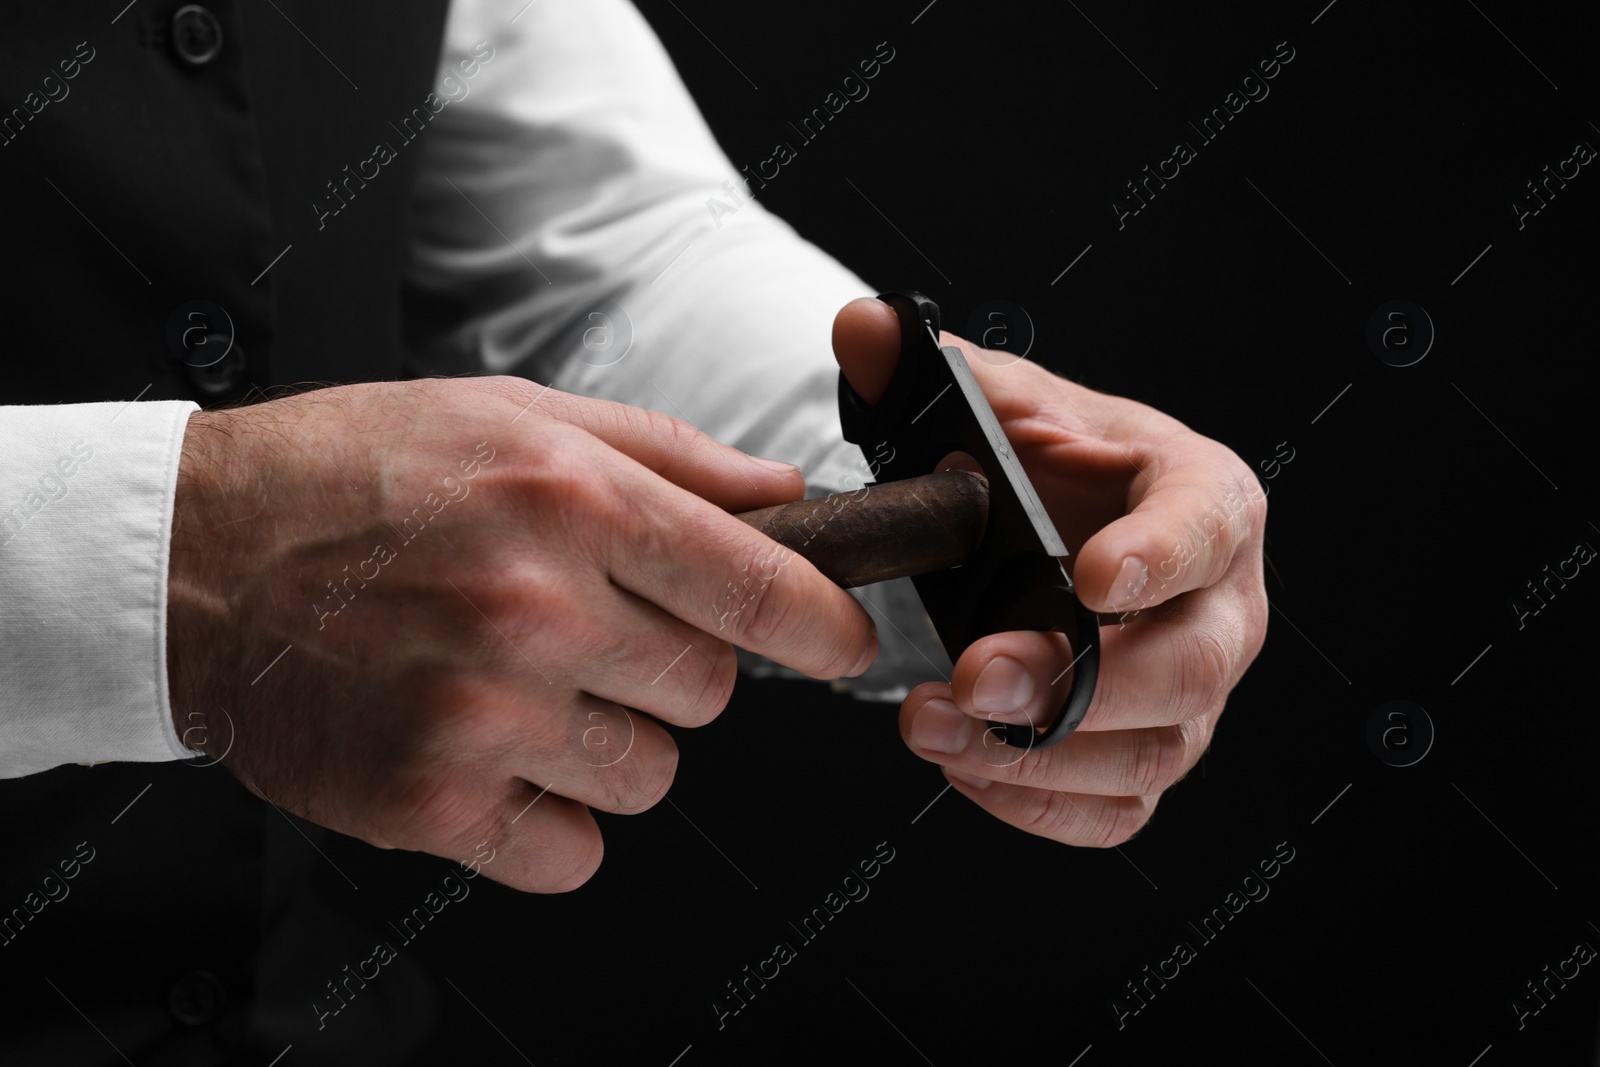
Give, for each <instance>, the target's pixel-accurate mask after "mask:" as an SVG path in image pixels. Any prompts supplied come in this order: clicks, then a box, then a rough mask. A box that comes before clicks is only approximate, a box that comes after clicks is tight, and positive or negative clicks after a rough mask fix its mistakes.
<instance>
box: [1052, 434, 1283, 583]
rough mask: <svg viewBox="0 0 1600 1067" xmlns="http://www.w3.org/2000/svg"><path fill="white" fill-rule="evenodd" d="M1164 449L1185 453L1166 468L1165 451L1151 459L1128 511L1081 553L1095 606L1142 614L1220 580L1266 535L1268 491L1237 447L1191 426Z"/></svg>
mask: <svg viewBox="0 0 1600 1067" xmlns="http://www.w3.org/2000/svg"><path fill="white" fill-rule="evenodd" d="M1161 452H1162V453H1163V454H1164V455H1165V456H1171V455H1174V454H1177V455H1182V456H1183V457H1184V458H1183V459H1182V461H1181V462H1178V463H1176V464H1174V465H1172V466H1171V467H1170V468H1167V469H1162V468H1163V463H1162V457H1161V456H1158V457H1157V458H1155V459H1153V460H1151V462H1150V463H1148V464H1146V468H1145V469H1144V470H1141V471H1140V476H1139V477H1138V478H1136V479H1135V481H1134V484H1133V485H1132V486H1131V487H1130V489H1129V493H1128V503H1129V506H1130V510H1129V512H1128V514H1126V515H1124V516H1123V517H1122V518H1120V519H1117V520H1115V521H1113V522H1112V523H1110V524H1109V525H1107V526H1106V527H1105V528H1104V529H1102V530H1100V532H1099V533H1096V534H1095V535H1094V536H1093V537H1091V538H1089V540H1088V541H1086V542H1085V543H1084V545H1083V548H1082V549H1081V550H1080V551H1079V553H1078V560H1077V564H1076V565H1075V568H1074V570H1073V579H1074V582H1075V584H1076V585H1077V587H1078V595H1079V596H1080V597H1082V598H1083V602H1084V604H1085V605H1086V606H1088V607H1089V608H1090V609H1091V610H1094V611H1101V612H1122V613H1126V612H1132V611H1139V610H1142V609H1144V608H1153V607H1155V606H1156V605H1157V604H1161V603H1164V602H1165V601H1168V600H1171V599H1172V598H1173V597H1175V596H1178V595H1179V594H1180V593H1185V592H1188V591H1189V590H1191V589H1204V588H1206V587H1208V586H1211V585H1214V584H1216V583H1217V582H1218V581H1221V579H1222V577H1223V575H1225V574H1227V573H1228V569H1229V568H1230V567H1231V566H1232V565H1233V562H1234V560H1235V558H1236V557H1237V556H1238V555H1239V554H1240V552H1241V551H1242V550H1243V549H1245V548H1246V547H1247V546H1250V545H1253V544H1255V543H1257V542H1258V541H1259V540H1260V538H1261V531H1262V528H1263V526H1264V525H1265V523H1266V514H1267V498H1266V494H1265V493H1263V492H1262V491H1261V487H1260V486H1259V484H1257V482H1256V480H1255V478H1254V476H1252V475H1251V474H1250V472H1249V469H1248V468H1246V467H1245V465H1244V463H1243V461H1242V460H1240V459H1239V458H1238V457H1237V456H1236V455H1234V454H1233V452H1231V451H1230V450H1229V449H1228V448H1227V447H1226V446H1224V445H1221V444H1219V443H1217V442H1215V441H1211V440H1209V439H1207V438H1204V437H1202V436H1200V435H1199V434H1197V433H1194V432H1193V431H1187V430H1186V431H1182V432H1181V433H1179V434H1177V435H1174V437H1173V438H1171V439H1169V440H1168V441H1165V442H1163V444H1162V446H1161ZM1152 467H1153V468H1156V470H1155V472H1154V475H1153V476H1152V474H1151V472H1150V468H1152Z"/></svg>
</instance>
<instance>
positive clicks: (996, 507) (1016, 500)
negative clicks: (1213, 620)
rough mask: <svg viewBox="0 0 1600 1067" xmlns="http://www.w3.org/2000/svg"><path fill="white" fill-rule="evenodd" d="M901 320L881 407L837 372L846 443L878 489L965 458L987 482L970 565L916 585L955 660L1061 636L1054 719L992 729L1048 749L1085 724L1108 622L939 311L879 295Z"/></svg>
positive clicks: (1010, 740) (929, 304) (914, 298)
mask: <svg viewBox="0 0 1600 1067" xmlns="http://www.w3.org/2000/svg"><path fill="white" fill-rule="evenodd" d="M878 299H880V300H882V301H883V302H884V303H886V304H888V305H889V306H890V307H891V308H893V309H894V311H895V314H896V315H897V316H898V317H899V319H900V364H899V366H898V367H896V369H895V374H894V377H893V378H892V379H891V380H890V382H889V387H888V388H887V389H886V390H885V391H884V394H883V396H882V397H881V398H880V399H879V400H878V402H877V403H876V404H871V405H869V404H867V403H866V402H865V401H863V400H862V399H861V397H860V396H859V395H858V394H857V393H856V391H855V389H853V388H852V387H851V385H850V383H849V382H848V381H846V380H845V377H844V375H843V374H840V375H839V419H840V421H841V423H842V424H843V426H844V438H845V440H846V441H850V442H852V443H854V444H856V445H859V446H860V447H861V450H862V452H863V454H865V455H868V456H869V457H870V458H869V460H868V465H869V467H870V468H871V469H872V470H873V476H874V477H875V478H876V479H877V480H878V481H879V482H892V481H899V480H901V479H904V478H915V477H919V476H921V475H924V474H930V473H932V472H933V471H935V470H936V469H937V468H938V465H939V463H940V462H941V461H942V460H943V459H944V458H945V457H946V456H948V455H950V454H951V453H952V452H965V453H966V454H967V455H969V456H971V457H972V458H973V459H974V460H976V461H977V463H978V466H979V467H981V468H982V469H983V473H984V475H985V476H986V477H987V478H988V479H989V521H988V525H987V527H986V528H985V530H984V534H983V540H982V541H981V542H979V545H978V548H977V550H976V551H975V552H974V553H973V555H972V556H971V558H970V559H968V560H967V562H966V563H964V564H962V565H961V566H959V567H954V568H951V569H950V570H946V571H939V572H936V573H934V574H924V575H918V576H917V577H915V578H913V579H912V582H913V583H915V585H916V588H917V595H918V596H920V597H921V598H922V604H923V607H925V608H926V609H927V611H928V617H929V618H930V619H932V620H933V625H934V628H935V629H936V630H937V631H938V634H939V641H940V642H941V643H942V644H943V645H944V650H945V652H946V653H947V654H948V655H949V656H950V660H951V662H955V661H956V660H958V659H960V658H961V653H962V652H964V651H966V649H967V646H969V645H970V644H972V643H973V642H974V641H976V640H978V639H979V638H980V637H986V636H988V635H989V634H994V633H1003V632H1005V631H1008V630H1057V631H1060V632H1062V633H1064V634H1066V635H1067V637H1068V639H1069V640H1070V641H1071V642H1072V647H1073V649H1074V650H1075V652H1076V654H1077V659H1076V660H1074V661H1073V667H1074V673H1073V676H1072V684H1071V687H1070V688H1069V690H1068V692H1067V697H1066V700H1065V702H1064V703H1063V704H1062V707H1061V710H1060V712H1059V714H1057V716H1056V717H1055V719H1054V721H1052V722H1050V723H1047V724H1043V725H1040V724H1033V723H1029V724H1020V723H995V724H994V726H993V727H992V729H993V730H994V731H995V732H996V733H998V734H999V735H1000V737H1001V738H1002V739H1003V740H1004V741H1005V742H1006V744H1008V745H1012V746H1015V747H1018V748H1048V747H1050V746H1051V745H1054V744H1057V743H1058V742H1060V741H1063V740H1065V739H1066V737H1067V735H1068V734H1070V733H1072V731H1073V729H1074V728H1075V727H1077V725H1078V723H1080V722H1082V721H1083V716H1084V713H1085V712H1087V711H1088V710H1089V702H1090V700H1092V699H1093V697H1094V687H1095V680H1096V678H1097V677H1098V676H1099V673H1100V650H1099V645H1100V636H1099V626H1100V620H1099V617H1098V616H1097V615H1096V614H1095V613H1094V612H1092V611H1090V610H1089V609H1088V608H1086V607H1084V606H1083V604H1082V602H1081V601H1079V600H1078V597H1077V594H1076V593H1075V592H1073V588H1072V579H1071V577H1069V576H1068V574H1067V570H1066V567H1065V566H1064V565H1063V561H1064V560H1065V559H1066V558H1067V555H1068V553H1067V548H1066V545H1064V544H1063V543H1062V541H1061V537H1060V535H1058V534H1057V533H1056V529H1055V525H1054V524H1053V523H1052V522H1051V521H1050V516H1049V514H1048V513H1046V511H1045V509H1044V505H1043V504H1042V503H1040V501H1039V495H1038V494H1037V493H1036V492H1034V488H1033V483H1031V482H1030V481H1029V480H1028V475H1027V474H1026V472H1024V471H1023V469H1022V464H1021V463H1020V462H1018V460H1017V457H1016V455H1015V453H1013V452H1012V450H1011V445H1010V442H1008V441H1007V440H1006V436H1005V433H1004V432H1003V431H1002V430H1001V429H1000V423H999V421H998V420H996V419H995V417H994V411H993V410H992V409H990V407H989V401H988V399H987V398H985V397H984V395H983V390H982V389H981V388H979V386H978V381H977V379H976V378H975V377H973V374H972V368H970V367H968V366H967V361H966V359H965V358H964V357H963V356H962V355H961V350H960V349H958V348H953V347H951V348H940V347H939V305H937V304H935V303H934V302H933V301H932V300H929V299H928V298H927V297H925V296H923V295H922V294H921V293H912V292H908V293H882V294H880V295H879V297H878Z"/></svg>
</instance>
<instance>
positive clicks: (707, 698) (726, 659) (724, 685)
mask: <svg viewBox="0 0 1600 1067" xmlns="http://www.w3.org/2000/svg"><path fill="white" fill-rule="evenodd" d="M684 663H685V664H688V665H689V669H690V671H691V672H692V673H691V674H690V676H689V678H688V679H687V680H686V681H685V683H684V686H683V692H684V693H685V694H686V695H687V698H688V699H687V701H686V703H685V705H684V707H683V710H682V712H681V714H680V716H679V718H678V719H677V720H675V721H677V722H678V725H680V726H704V725H706V724H707V723H709V722H711V720H713V719H715V718H716V717H717V716H718V715H721V714H722V709H724V708H726V707H727V706H728V701H729V700H730V699H731V698H732V697H733V686H734V681H735V679H736V676H737V673H738V663H737V660H736V659H735V658H734V653H733V647H732V646H731V645H729V644H727V643H726V642H718V643H717V647H716V648H715V650H714V651H713V653H712V654H711V655H706V654H705V653H704V652H702V651H701V650H700V649H699V648H691V650H690V652H689V654H688V655H686V656H684Z"/></svg>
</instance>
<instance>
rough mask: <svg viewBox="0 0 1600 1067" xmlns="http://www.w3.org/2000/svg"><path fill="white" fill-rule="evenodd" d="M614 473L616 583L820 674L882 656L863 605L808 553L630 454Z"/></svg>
mask: <svg viewBox="0 0 1600 1067" xmlns="http://www.w3.org/2000/svg"><path fill="white" fill-rule="evenodd" d="M619 458H620V457H619ZM609 481H610V482H611V486H610V490H611V500H612V501H613V518H614V520H615V521H613V522H612V523H609V524H607V528H608V529H609V530H610V537H609V544H607V545H606V546H605V548H604V552H605V556H606V564H607V568H608V570H609V572H610V576H611V580H612V581H613V582H614V583H615V584H616V585H618V586H621V587H622V588H624V589H627V590H628V591H630V592H632V593H634V594H636V595H638V596H641V597H644V598H645V599H647V600H650V601H652V602H653V603H655V604H656V605H657V606H659V607H660V608H662V609H663V610H665V611H667V612H669V613H671V614H672V615H675V616H677V617H678V618H680V619H682V620H684V621H685V622H687V623H689V624H690V625H692V626H695V627H698V628H699V629H701V630H703V631H705V632H706V633H708V634H711V635H712V636H714V637H718V638H720V639H721V640H724V641H728V642H730V643H732V644H735V645H738V646H739V647H741V648H745V649H748V650H750V651H751V652H755V653H758V654H760V655H763V656H766V657H767V658H768V659H772V660H776V661H777V662H779V663H782V664H783V665H784V666H786V667H792V668H793V669H795V670H797V671H800V672H801V673H802V674H806V675H809V676H811V677H813V678H839V677H846V676H850V677H853V676H855V675H858V674H860V673H861V672H862V671H865V670H866V669H867V667H868V666H869V665H870V664H871V663H872V660H873V659H874V658H875V657H876V656H877V652H878V638H877V630H876V628H875V627H874V626H873V623H872V620H871V619H870V618H868V617H867V614H866V612H865V611H863V610H862V608H861V605H860V604H858V603H856V601H855V598H853V597H851V596H850V595H849V594H848V593H846V592H845V591H844V590H843V589H841V588H839V587H838V586H837V585H835V584H834V583H833V582H831V581H829V580H828V579H827V578H825V577H823V575H822V574H821V572H819V571H818V570H817V569H816V568H815V567H814V566H812V565H811V564H810V563H809V562H807V561H806V560H805V559H804V558H803V557H801V556H799V555H797V554H796V553H794V552H792V551H791V550H789V549H787V548H785V547H783V546H782V545H780V544H778V543H777V542H776V541H773V540H772V539H771V538H769V537H767V536H766V535H765V534H762V533H760V532H759V531H757V530H755V529H753V528H751V527H750V526H749V525H748V524H747V523H745V522H742V521H741V520H739V519H737V518H735V517H734V516H732V515H730V514H728V513H727V512H726V511H723V510H722V509H721V508H719V507H717V506H716V505H715V504H712V503H710V502H708V501H706V500H704V499H702V498H701V497H700V496H698V495H696V494H695V493H692V492H689V491H688V490H685V489H682V488H680V487H678V486H677V485H674V484H672V483H671V482H669V481H667V480H665V479H663V478H661V477H658V476H656V475H655V474H653V473H651V472H650V471H649V470H647V469H645V468H644V467H642V466H640V465H639V464H637V463H636V462H635V461H633V460H631V459H627V458H621V462H620V463H619V464H617V465H615V466H614V467H613V469H612V471H611V477H610V479H609ZM641 546H648V549H649V551H648V552H641V551H640V548H641Z"/></svg>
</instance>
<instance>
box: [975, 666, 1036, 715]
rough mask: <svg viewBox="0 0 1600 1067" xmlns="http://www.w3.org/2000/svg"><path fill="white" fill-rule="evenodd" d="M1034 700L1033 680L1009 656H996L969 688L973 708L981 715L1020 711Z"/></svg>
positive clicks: (1025, 670)
mask: <svg viewBox="0 0 1600 1067" xmlns="http://www.w3.org/2000/svg"><path fill="white" fill-rule="evenodd" d="M1032 699H1033V678H1032V676H1031V675H1029V674H1028V671H1027V669H1026V668H1024V667H1023V666H1022V664H1021V663H1019V662H1017V661H1016V660H1014V659H1012V658H1011V657H1010V656H996V657H995V658H994V659H992V660H990V661H989V665H988V666H987V667H985V668H984V669H983V672H982V673H981V674H979V675H978V681H977V682H976V683H975V684H974V685H973V687H972V706H973V707H975V708H977V709H978V710H979V711H982V712H999V711H1021V710H1022V709H1024V708H1026V707H1027V706H1028V701H1029V700H1032Z"/></svg>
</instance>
